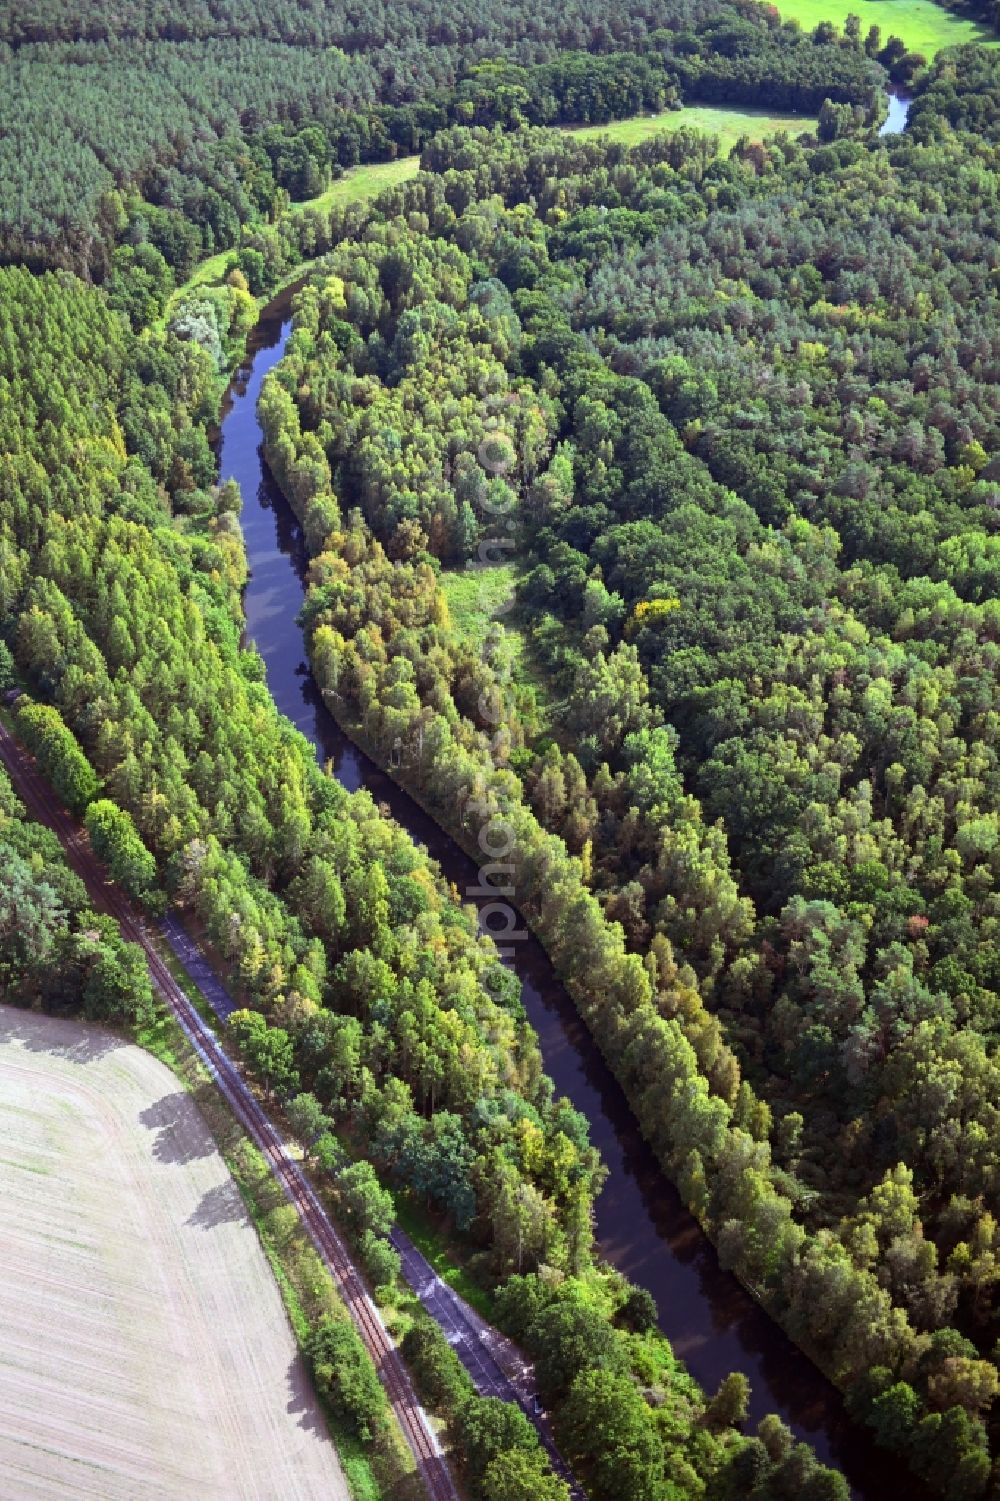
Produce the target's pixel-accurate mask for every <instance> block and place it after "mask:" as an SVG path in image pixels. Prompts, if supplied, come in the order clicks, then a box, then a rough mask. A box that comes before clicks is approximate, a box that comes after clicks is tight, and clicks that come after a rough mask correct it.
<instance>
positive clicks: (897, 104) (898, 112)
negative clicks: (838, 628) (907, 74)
mask: <svg viewBox="0 0 1000 1501" xmlns="http://www.w3.org/2000/svg"><path fill="white" fill-rule="evenodd" d="M912 103H913V100H912V99H910V98H908V97H907V95H906V94H897V93H896V91H895V90H894V89H890V90H889V113H888V114H887V115H886V117H885V119H884V120H883V121H882V124H881V126H880V127H879V135H880V136H894V135H899V132H900V131H901V130H905V129H906V122H907V119H908V118H909V114H910V105H911V104H912Z"/></svg>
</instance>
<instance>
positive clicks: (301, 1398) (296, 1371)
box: [285, 1355, 327, 1438]
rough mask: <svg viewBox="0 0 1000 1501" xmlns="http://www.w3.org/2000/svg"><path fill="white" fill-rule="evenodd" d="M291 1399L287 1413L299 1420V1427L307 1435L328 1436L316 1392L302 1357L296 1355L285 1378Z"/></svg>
mask: <svg viewBox="0 0 1000 1501" xmlns="http://www.w3.org/2000/svg"><path fill="white" fill-rule="evenodd" d="M285 1380H286V1383H287V1386H288V1391H289V1398H288V1403H287V1407H286V1411H287V1412H289V1413H290V1414H291V1415H292V1417H295V1418H298V1427H299V1428H304V1429H305V1430H306V1432H307V1433H318V1434H321V1435H322V1436H323V1437H324V1438H325V1437H326V1436H327V1426H326V1423H325V1421H324V1418H323V1413H322V1411H321V1409H320V1405H319V1402H318V1400H317V1397H316V1392H315V1389H314V1387H313V1384H312V1380H311V1379H310V1376H309V1372H308V1371H307V1370H306V1366H305V1361H304V1360H303V1358H302V1356H301V1355H296V1356H295V1358H294V1360H293V1361H292V1363H291V1365H290V1366H289V1367H288V1371H287V1373H286V1376H285Z"/></svg>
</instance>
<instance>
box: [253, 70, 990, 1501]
mask: <svg viewBox="0 0 1000 1501" xmlns="http://www.w3.org/2000/svg"><path fill="white" fill-rule="evenodd" d="M975 50H976V54H977V55H976V57H975V58H970V59H969V61H970V63H971V62H973V61H975V62H976V64H977V66H978V69H979V73H978V74H977V73H976V72H972V75H971V76H972V77H973V78H974V79H975V80H976V82H977V83H978V81H979V75H980V74H981V73H983V72H987V73H988V76H989V78H990V79H995V76H996V64H995V63H990V65H989V67H987V64H986V62H985V61H984V59H985V57H986V56H987V55H986V54H982V53H979V52H978V49H975ZM962 60H963V59H961V57H959V66H956V62H955V61H954V60H951V59H949V58H948V57H947V55H946V57H945V58H944V59H943V60H941V61H940V62H939V63H938V65H937V67H936V69H935V70H934V72H933V73H932V74H931V76H930V78H929V80H928V85H927V89H926V92H925V93H924V94H923V96H922V98H921V101H920V107H919V108H918V110H917V111H915V120H916V125H917V127H918V128H915V131H914V135H915V137H916V139H914V140H911V139H909V138H907V137H904V138H903V139H902V140H900V141H898V142H896V141H893V142H892V143H891V144H885V143H884V142H879V143H875V142H872V141H871V140H870V139H869V140H865V139H864V138H863V137H862V136H861V135H859V134H858V132H857V131H856V130H852V129H851V128H850V126H849V125H847V122H846V121H844V120H843V119H842V117H838V116H837V115H836V114H835V113H834V111H833V110H831V111H830V112H829V115H828V117H827V120H826V122H824V121H823V120H821V125H820V137H821V139H820V140H818V141H817V142H816V143H815V144H814V146H813V147H808V146H802V145H799V146H793V145H791V144H790V143H788V142H787V141H784V142H782V141H778V142H775V143H773V144H772V145H771V146H770V147H768V148H765V149H764V150H761V149H760V148H756V147H750V146H748V147H746V148H745V149H744V150H742V151H741V150H739V149H738V150H737V151H735V152H734V153H733V156H732V157H731V158H730V160H729V161H728V162H721V163H720V162H708V163H707V162H706V160H705V157H704V155H703V154H702V152H701V151H700V149H699V143H698V142H697V141H688V140H686V139H685V138H684V137H683V133H681V135H680V136H676V135H675V136H672V137H669V138H668V137H664V138H661V139H660V141H659V142H656V143H653V142H650V143H647V144H646V145H645V146H643V147H640V148H637V149H636V150H635V151H633V152H632V153H627V152H625V151H624V150H622V149H621V148H618V147H613V146H612V147H607V146H602V145H601V144H600V142H597V143H593V142H588V143H577V142H574V141H573V140H572V138H566V137H564V136H556V135H552V134H546V133H544V132H522V133H520V134H519V135H518V136H516V137H511V136H509V135H505V136H499V135H497V134H496V133H495V132H492V133H491V132H489V131H487V130H485V129H478V130H477V129H474V128H473V129H468V128H462V129H453V130H452V131H450V132H445V133H443V134H440V135H439V136H437V137H436V138H435V140H434V141H432V142H431V143H430V144H429V146H428V147H427V148H426V149H425V153H424V158H423V165H424V167H425V169H427V170H425V174H424V175H423V176H422V177H421V178H419V179H417V180H416V181H415V182H413V183H410V184H406V185H405V186H404V187H402V188H400V189H397V190H396V192H395V194H394V195H392V196H391V197H387V198H385V199H383V200H382V201H381V203H380V205H379V208H380V210H381V212H380V213H379V214H376V215H375V216H374V218H373V220H372V222H370V223H369V224H368V225H366V226H365V228H364V230H363V232H362V233H361V235H360V236H359V237H358V238H357V239H355V241H354V242H353V243H350V244H347V245H345V246H344V247H343V248H342V249H340V250H336V251H334V253H333V254H332V255H330V256H329V257H328V258H327V259H326V261H325V262H324V265H323V272H322V275H321V276H318V277H317V278H316V279H315V280H314V282H313V283H312V285H311V287H310V288H309V289H308V290H307V291H306V292H304V293H303V294H302V295H301V296H300V298H299V301H298V311H297V314H296V332H295V334H294V335H293V338H292V340H291V342H290V344H289V348H288V353H287V354H286V358H285V360H284V362H283V363H282V365H281V366H280V367H279V369H278V372H277V373H276V375H275V376H273V377H271V379H270V382H269V384H268V385H267V386H266V387H265V393H264V396H263V398H262V402H261V414H262V420H263V422H264V425H265V431H266V432H267V433H268V453H269V458H270V461H271V464H272V468H273V469H274V472H275V474H276V475H277V477H278V479H279V481H280V483H281V484H282V487H283V489H284V490H285V492H286V494H287V495H288V496H289V498H290V500H291V501H292V504H293V505H294V506H295V508H296V510H297V511H298V513H299V515H300V516H301V518H302V520H303V524H304V527H305V531H306V537H307V540H308V541H309V545H310V547H311V548H312V549H313V551H314V553H315V555H316V557H315V562H314V565H313V568H312V572H311V575H310V592H309V599H308V604H307V615H306V619H307V623H308V626H309V629H310V632H311V635H312V656H313V667H314V671H315V672H316V674H317V677H318V679H319V681H320V682H321V684H323V685H325V686H327V687H329V688H332V689H333V690H334V691H335V692H336V694H337V696H338V698H339V699H340V700H342V701H344V702H345V703H346V705H347V706H348V709H347V712H348V714H349V717H350V721H351V722H352V723H353V724H354V725H355V726H356V727H357V730H358V732H359V733H361V734H362V735H363V737H364V739H365V743H366V744H368V745H370V746H372V747H373V748H374V749H375V752H376V754H377V755H378V756H379V757H380V758H381V759H386V758H387V757H388V754H389V748H390V746H392V745H394V744H395V745H398V744H399V743H400V741H402V742H403V744H404V746H405V747H407V749H406V750H404V752H403V755H402V758H401V769H400V774H401V775H402V776H404V778H407V779H408V780H409V781H410V782H411V783H412V784H413V785H414V786H415V787H416V788H417V789H418V790H419V792H420V793H421V795H422V797H424V798H425V800H427V801H429V803H430V805H431V806H432V807H434V808H435V810H436V811H437V813H438V816H439V817H441V818H442V819H443V820H444V821H446V822H448V823H449V825H450V826H451V827H453V829H454V830H455V831H456V832H458V833H459V834H460V835H461V834H463V833H464V834H465V836H466V838H468V837H469V836H470V834H471V832H472V829H473V826H474V823H475V820H476V819H477V818H481V816H482V809H483V808H484V807H487V808H489V809H490V810H491V814H492V816H495V817H497V818H503V819H504V820H505V821H506V823H507V824H508V826H509V827H511V828H512V829H513V830H514V831H515V841H516V853H515V857H514V867H515V875H514V880H513V884H514V886H515V888H516V890H517V892H518V898H519V901H520V902H521V904H522V905H523V906H524V907H525V909H526V910H527V912H528V914H529V916H530V917H531V920H532V922H533V924H534V925H535V927H536V931H538V932H539V934H540V935H541V936H542V938H543V940H544V942H545V943H546V946H547V947H548V949H549V952H550V953H551V954H552V955H553V957H554V958H555V960H556V962H557V965H559V967H560V970H561V972H562V973H563V975H564V978H566V979H567V981H568V983H569V984H570V988H571V990H572V991H573V993H574V995H575V997H576V998H577V1001H578V1004H579V1005H580V1007H581V1011H582V1012H583V1014H584V1015H585V1017H586V1019H587V1021H588V1024H589V1025H590V1026H591V1028H592V1030H593V1031H594V1033H595V1035H596V1036H597V1037H598V1039H599V1040H600V1042H601V1045H602V1048H603V1050H604V1052H605V1055H606V1056H607V1057H609V1059H610V1060H611V1061H612V1063H613V1064H614V1066H615V1067H616V1071H617V1072H618V1074H619V1077H620V1078H621V1079H622V1081H623V1083H624V1084H625V1085H626V1089H627V1091H628V1093H629V1096H630V1098H631V1100H632V1102H633V1106H634V1108H635V1109H636V1111H637V1114H638V1115H639V1118H640V1120H641V1121H642V1123H643V1127H644V1130H645V1132H646V1134H647V1136H648V1137H649V1139H650V1140H651V1141H653V1142H654V1144H655V1145H656V1146H657V1148H658V1150H659V1151H660V1153H661V1156H662V1159H663V1160H664V1162H665V1164H666V1165H667V1166H668V1168H669V1170H670V1171H671V1173H672V1175H674V1176H675V1177H676V1178H677V1180H678V1181H679V1182H680V1184H681V1186H682V1191H683V1192H684V1194H685V1197H686V1198H687V1200H688V1202H689V1204H690V1205H691V1207H692V1208H693V1209H694V1210H695V1211H696V1213H698V1214H699V1217H701V1218H702V1219H703V1221H704V1222H705V1223H707V1224H708V1225H709V1226H710V1227H711V1228H712V1231H713V1234H714V1235H715V1236H716V1238H717V1243H718V1244H719V1245H720V1249H721V1250H722V1254H723V1256H724V1258H725V1259H726V1260H727V1261H728V1263H729V1264H730V1265H732V1266H734V1267H736V1268H738V1269H739V1270H740V1272H741V1274H742V1275H743V1276H744V1277H745V1278H746V1280H748V1281H749V1282H750V1283H751V1285H753V1286H755V1287H756V1288H758V1289H759V1290H760V1292H761V1295H762V1296H763V1297H764V1299H765V1301H766V1302H767V1303H768V1306H769V1307H771V1308H772V1310H773V1311H774V1312H775V1314H776V1316H778V1317H779V1318H781V1320H782V1321H783V1322H784V1323H785V1325H786V1327H788V1328H789V1329H790V1330H791V1331H792V1332H793V1334H794V1335H795V1337H796V1338H797V1339H799V1341H800V1342H801V1343H803V1345H804V1346H805V1348H807V1349H809V1350H810V1352H811V1353H813V1354H814V1356H815V1358H817V1359H818V1360H819V1361H820V1362H821V1363H822V1364H823V1365H824V1367H825V1368H826V1369H827V1370H828V1371H829V1372H830V1373H831V1375H833V1376H834V1378H835V1379H836V1380H837V1381H838V1382H839V1383H841V1384H842V1385H844V1386H845V1387H846V1388H847V1389H848V1390H849V1391H850V1393H851V1401H852V1404H853V1406H854V1409H855V1410H856V1411H857V1412H858V1413H859V1414H861V1415H864V1416H867V1417H868V1419H869V1420H870V1421H871V1422H872V1424H873V1426H874V1427H875V1429H876V1432H877V1433H878V1434H879V1436H880V1438H881V1440H882V1441H883V1442H885V1443H887V1444H889V1445H890V1446H892V1447H896V1448H899V1449H902V1450H903V1451H904V1452H908V1453H911V1454H912V1455H913V1456H914V1457H917V1456H920V1459H921V1461H922V1464H921V1467H922V1469H923V1471H924V1473H925V1474H926V1473H928V1471H929V1472H930V1473H931V1475H932V1476H933V1475H935V1474H936V1475H938V1476H939V1477H940V1484H941V1485H942V1486H943V1487H944V1488H945V1489H947V1491H948V1494H959V1489H957V1488H956V1487H960V1488H961V1492H962V1493H963V1494H969V1495H977V1494H980V1493H981V1491H982V1488H983V1487H984V1486H985V1484H986V1479H987V1477H988V1474H989V1462H988V1460H987V1458H986V1450H985V1443H986V1435H985V1430H984V1428H983V1427H982V1426H981V1418H982V1415H983V1414H984V1413H985V1412H986V1411H987V1410H988V1408H989V1406H990V1404H991V1402H992V1400H993V1398H994V1396H995V1395H996V1390H997V1374H996V1368H995V1366H994V1365H993V1363H992V1361H991V1360H990V1359H989V1356H990V1354H991V1352H992V1350H993V1347H994V1344H995V1342H996V1340H997V1336H998V1334H1000V1330H998V1328H997V1326H996V1323H995V1307H996V1304H995V1297H994V1296H993V1291H994V1288H995V1280H994V1279H995V1276H996V1252H997V1241H996V1220H995V1206H996V1198H995V1195H996V1157H995V1154H994V1151H993V1145H992V1144H993V1142H994V1139H995V1133H996V1115H995V1110H996V1105H995V1101H996V1092H997V1080H996V1076H995V1072H994V1069H995V1065H994V1063H993V1050H992V1045H991V1044H992V1034H993V1030H994V1020H993V1019H994V1016H995V1009H996V986H997V979H998V977H997V975H996V974H995V971H994V967H993V966H994V963H995V954H994V948H995V946H994V944H993V942H992V941H991V937H990V935H991V934H992V932H993V925H994V923H995V920H996V912H997V908H996V896H995V881H996V874H995V871H996V867H995V865H994V863H993V859H992V855H993V851H994V850H995V849H996V831H997V827H998V823H997V819H998V808H997V803H996V800H995V799H996V793H995V787H996V776H995V768H994V755H993V750H992V741H993V739H994V735H993V733H992V729H993V724H994V719H995V715H996V707H995V704H994V694H995V688H994V684H995V679H996V663H995V660H994V658H995V651H994V639H995V634H996V633H995V629H994V625H995V622H994V621H993V614H994V611H995V604H994V602H993V595H994V594H995V592H996V587H995V582H994V580H993V576H992V571H991V570H992V568H993V566H994V563H993V556H994V551H993V540H992V539H993V534H994V532H995V530H996V526H997V523H996V521H995V513H996V509H997V505H998V503H1000V491H998V490H997V487H996V484H995V482H994V479H993V478H992V477H991V476H992V475H993V468H994V467H995V459H994V458H993V455H995V454H996V451H997V405H996V396H995V363H994V362H992V361H991V358H990V355H991V335H992V333H993V327H994V325H992V324H991V321H990V320H991V318H992V317H993V316H994V315H993V305H994V298H995V283H996V275H995V271H996V266H997V246H996V241H995V236H994V235H993V233H992V226H993V224H994V223H995V208H996V185H995V178H993V177H991V176H990V175H989V174H988V173H984V172H983V170H982V164H983V162H984V160H986V159H988V153H989V152H991V151H995V147H994V144H993V142H992V141H991V140H990V139H989V135H988V134H974V135H971V136H963V135H961V134H959V135H955V134H954V133H953V132H951V131H950V130H949V128H948V126H949V125H950V124H951V121H952V119H955V120H956V123H958V124H963V123H965V122H964V120H963V116H962V113H961V108H960V106H958V104H957V102H956V101H957V100H958V99H960V98H961V95H962V78H963V72H962V69H961V66H960V63H961V61H962ZM994 86H995V84H994ZM976 97H977V98H978V97H979V95H978V93H977V96H976ZM971 108H972V110H973V114H972V122H973V129H974V128H975V123H976V122H977V120H978V117H977V115H976V114H975V112H974V111H975V105H973V106H972V107H971ZM946 122H947V123H946ZM824 124H825V128H824ZM843 125H847V128H846V129H845V130H844V131H843V134H841V129H842V126H843ZM993 128H994V131H995V117H994V127H993ZM824 137H825V138H826V139H823V138H824ZM866 184H868V185H869V186H867V188H866ZM861 205H863V208H862V207H861ZM873 247H874V248H875V250H876V251H877V253H875V254H873ZM498 518H504V525H506V523H507V519H508V518H510V519H512V520H513V521H514V525H515V529H516V548H517V549H518V563H517V568H516V575H517V588H516V598H515V599H514V601H513V612H512V615H511V616H510V621H512V622H513V624H512V625H511V624H508V625H507V626H506V627H505V626H501V625H500V624H499V623H497V622H492V623H485V622H484V625H483V631H484V632H485V639H483V638H482V632H481V639H479V640H476V641H470V640H469V639H468V638H465V639H463V636H462V633H461V632H460V631H459V630H457V629H456V628H455V626H454V625H453V624H452V622H451V619H450V612H449V596H450V595H452V597H453V595H454V591H453V589H452V587H451V582H450V579H451V573H452V572H453V571H454V570H455V569H456V568H459V567H461V566H462V565H463V564H467V563H468V562H470V561H472V560H474V559H475V558H476V557H477V556H479V557H482V556H484V552H483V549H484V548H485V549H487V550H488V549H489V546H490V539H491V537H495V535H496V532H497V529H498V525H499V522H498ZM492 561H497V559H496V558H493V559H492ZM465 788H473V789H474V794H475V795H474V797H473V798H472V799H471V804H470V800H469V799H468V796H467V794H465V793H464V792H463V789H465ZM463 806H464V807H465V809H466V812H465V813H464V815H463V813H462V809H463ZM470 806H471V810H472V811H471V812H470V811H469V810H470ZM456 810H458V811H456ZM463 823H464V827H463ZM584 935H587V936H586V937H585V936H584ZM664 1079H668V1080H672V1081H674V1084H673V1087H672V1088H671V1090H670V1104H669V1107H668V1108H667V1109H666V1110H664V1103H663V1094H662V1089H663V1081H664ZM685 1081H686V1082H685ZM697 1081H700V1082H699V1083H698V1089H697V1092H693V1091H692V1086H694V1085H695V1084H696V1082H697ZM838 1300H839V1301H838ZM835 1307H839V1309H840V1313H839V1315H837V1316H833V1314H832V1310H833V1308H835ZM945 1371H947V1376H945V1374H944V1373H945ZM945 1393H947V1395H946V1396H945ZM942 1403H943V1405H942ZM932 1455H933V1458H932ZM946 1456H947V1457H946ZM956 1470H957V1473H958V1475H959V1476H960V1477H961V1478H960V1479H958V1478H956Z"/></svg>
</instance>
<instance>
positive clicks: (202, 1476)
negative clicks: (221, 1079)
mask: <svg viewBox="0 0 1000 1501" xmlns="http://www.w3.org/2000/svg"><path fill="white" fill-rule="evenodd" d="M347 1495H348V1491H347V1487H346V1484H345V1482H344V1478H343V1474H342V1471H341V1469H340V1466H339V1463H338V1461H337V1457H336V1453H335V1451H334V1448H333V1446H332V1444H331V1443H330V1440H329V1438H328V1437H327V1434H326V1430H325V1428H324V1425H323V1420H322V1416H321V1414H320V1412H319V1411H318V1409H317V1407H316V1403H315V1398H314V1396H313V1393H312V1390H311V1388H310V1385H309V1381H308V1378H307V1376H306V1373H305V1370H304V1368H303V1366H302V1363H301V1360H300V1359H299V1357H298V1354H297V1352H296V1348H295V1343H294V1340H293V1337H292V1333H291V1330H290V1328H289V1326H288V1322H287V1319H286V1317H285V1313H284V1309H283V1308H282V1305H281V1299H280V1296H279V1293H278V1289H277V1287H276V1285H275V1282H274V1278H273V1276H272V1274H271V1271H270V1268H269V1266H268V1264H267V1261H266V1259H265V1257H264V1254H263V1251H262V1250H261V1247H260V1243H259V1241H258V1239H257V1234H256V1231H255V1230H254V1228H253V1225H252V1224H251V1222H250V1221H249V1219H248V1218H247V1215H246V1212H245V1210H244V1208H243V1204H242V1202H241V1200H240V1196H239V1193H238V1191H237V1189H236V1186H235V1184H234V1183H233V1181H232V1179H231V1178H230V1176H229V1173H228V1171H227V1169H226V1166H225V1164H224V1162H223V1161H222V1158H221V1157H220V1156H219V1154H218V1152H217V1151H216V1149H215V1146H214V1144H213V1142H212V1139H211V1137H210V1136H209V1133H208V1130H207V1128H206V1126H205V1124H204V1122H203V1120H202V1118H201V1116H200V1114H199V1113H198V1111H197V1109H196V1108H195V1106H194V1105H193V1103H192V1102H191V1100H190V1099H189V1098H188V1097H187V1095H185V1094H184V1093H183V1091H182V1090H181V1089H180V1087H179V1085H178V1084H177V1081H176V1080H175V1079H174V1077H173V1076H172V1075H171V1074H170V1072H169V1071H168V1070H167V1069H166V1068H164V1067H163V1065H162V1064H160V1063H158V1062H157V1061H156V1060H155V1059H154V1058H152V1057H150V1056H149V1055H148V1054H146V1053H144V1052H142V1050H141V1049H139V1048H135V1047H131V1046H126V1045H124V1044H122V1043H120V1042H118V1041H117V1040H116V1039H115V1038H113V1037H111V1036H109V1035H108V1034H107V1033H103V1032H101V1031H99V1030H96V1029H94V1028H91V1027H87V1026H83V1025H80V1024H77V1023H75V1022H69V1021H57V1020H50V1019H48V1018H43V1017H38V1016H31V1015H25V1014H24V1013H23V1012H19V1011H14V1010H11V1009H10V1008H6V1007H0V1501H57V1498H58V1501H68V1498H71V1497H72V1498H73V1501H313V1498H315V1501H320V1498H322V1501H341V1498H346V1497H347Z"/></svg>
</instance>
